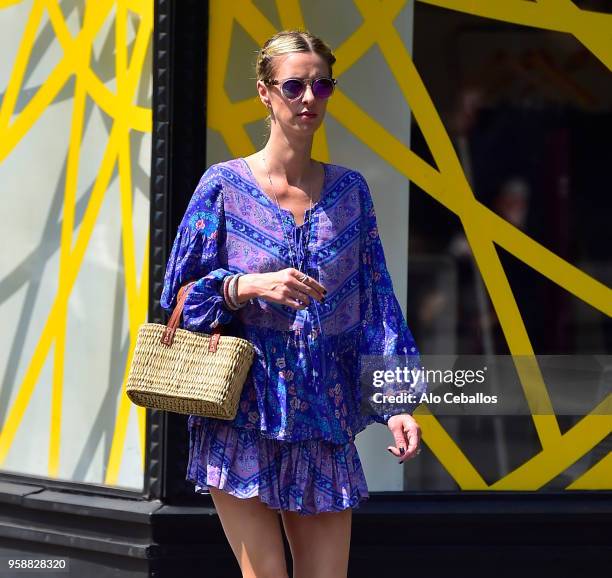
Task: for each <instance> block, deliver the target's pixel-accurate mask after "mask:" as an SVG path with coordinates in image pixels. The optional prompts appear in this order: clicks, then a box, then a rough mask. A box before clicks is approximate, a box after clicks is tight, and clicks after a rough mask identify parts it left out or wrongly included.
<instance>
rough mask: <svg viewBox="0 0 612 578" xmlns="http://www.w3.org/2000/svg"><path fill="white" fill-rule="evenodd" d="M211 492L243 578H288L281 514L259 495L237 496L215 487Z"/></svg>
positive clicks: (212, 487)
mask: <svg viewBox="0 0 612 578" xmlns="http://www.w3.org/2000/svg"><path fill="white" fill-rule="evenodd" d="M210 494H211V496H212V499H213V502H214V504H215V508H216V510H217V513H218V514H219V518H220V520H221V525H222V526H223V530H224V532H225V535H226V537H227V539H228V542H229V543H230V546H231V547H232V550H233V552H234V555H235V556H236V560H238V564H239V565H240V570H241V571H242V576H243V578H288V575H287V565H286V563H285V547H284V544H283V537H282V533H281V532H282V529H281V525H280V521H279V516H278V514H277V513H276V512H275V511H274V510H272V509H271V508H269V507H268V506H266V505H265V504H264V503H263V502H261V500H260V499H259V498H258V497H254V498H248V499H242V498H236V497H235V496H232V495H231V494H228V493H227V492H224V491H223V490H219V489H218V488H215V487H214V486H211V487H210Z"/></svg>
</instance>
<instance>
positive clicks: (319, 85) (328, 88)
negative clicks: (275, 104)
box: [282, 78, 334, 100]
mask: <svg viewBox="0 0 612 578" xmlns="http://www.w3.org/2000/svg"><path fill="white" fill-rule="evenodd" d="M305 87H306V85H305V84H304V83H303V82H302V81H301V80H297V79H290V80H286V81H285V82H283V86H282V89H283V94H284V95H285V96H286V97H287V98H288V99H290V100H293V99H294V98H298V97H299V96H302V94H304V90H305ZM333 91H334V83H333V81H332V80H330V79H328V78H318V79H317V80H315V81H314V82H313V83H312V92H313V94H314V95H315V97H316V98H329V97H330V96H331V94H332V92H333Z"/></svg>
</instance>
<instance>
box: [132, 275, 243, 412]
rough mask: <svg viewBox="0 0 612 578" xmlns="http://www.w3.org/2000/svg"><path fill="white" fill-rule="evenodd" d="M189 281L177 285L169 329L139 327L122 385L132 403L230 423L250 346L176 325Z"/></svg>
mask: <svg viewBox="0 0 612 578" xmlns="http://www.w3.org/2000/svg"><path fill="white" fill-rule="evenodd" d="M192 285H193V282H191V283H188V284H187V285H185V286H183V287H181V289H180V291H179V294H178V298H177V302H176V307H175V308H174V311H173V312H172V316H171V317H170V320H169V321H168V325H161V324H159V323H143V324H142V325H141V326H140V328H139V329H138V336H137V338H136V347H135V349H134V356H133V358H132V364H131V366H130V372H129V375H128V379H127V384H126V393H127V395H128V397H129V398H130V400H131V401H132V402H134V403H135V404H136V405H140V406H143V407H149V408H152V409H162V410H166V411H173V412H176V413H185V414H194V415H202V416H206V417H214V418H218V419H228V420H231V419H234V418H235V417H236V414H237V413H238V402H239V401H240V394H241V393H242V387H243V385H244V382H245V380H246V377H247V374H248V372H249V369H250V367H251V364H252V363H253V356H254V347H253V345H252V344H251V343H250V342H249V341H247V340H246V339H242V338H241V337H234V336H231V335H223V336H221V325H220V324H219V325H217V326H216V327H215V328H214V329H213V332H212V334H210V335H208V334H206V333H198V332H195V331H188V330H186V329H181V328H179V327H178V325H179V321H180V318H181V315H182V313H183V306H184V305H185V299H186V298H187V294H188V292H189V289H190V288H191V286H192Z"/></svg>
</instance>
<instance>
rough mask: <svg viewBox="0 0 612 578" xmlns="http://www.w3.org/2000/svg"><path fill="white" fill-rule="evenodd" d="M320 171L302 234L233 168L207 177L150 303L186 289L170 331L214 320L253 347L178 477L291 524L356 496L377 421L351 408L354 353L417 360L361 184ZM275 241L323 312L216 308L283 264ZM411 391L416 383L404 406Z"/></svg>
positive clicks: (240, 167)
mask: <svg viewBox="0 0 612 578" xmlns="http://www.w3.org/2000/svg"><path fill="white" fill-rule="evenodd" d="M323 167H324V169H325V181H324V185H323V189H322V192H321V195H320V200H319V201H318V202H317V203H315V204H314V205H313V207H312V209H309V210H308V211H307V213H306V214H307V218H306V219H305V221H304V223H303V224H302V225H297V224H296V222H295V218H294V216H293V214H292V212H291V211H290V210H288V209H284V208H279V207H278V206H277V205H276V203H275V202H274V200H273V199H271V198H270V197H268V195H267V194H266V193H265V192H264V191H263V190H262V189H261V188H260V186H259V185H258V183H257V180H256V179H255V177H254V175H253V173H252V172H251V170H250V167H249V165H248V164H247V162H246V161H245V160H244V159H243V158H237V159H232V160H228V161H224V162H220V163H216V164H214V165H212V166H210V167H209V168H208V170H207V171H206V172H205V173H204V175H203V176H202V178H201V180H200V182H199V184H198V186H197V188H196V190H195V192H194V194H193V196H192V198H191V201H190V203H189V206H188V208H187V210H186V212H185V215H184V217H183V219H182V221H181V223H180V225H179V229H178V232H177V235H176V239H175V241H174V245H173V247H172V252H171V255H170V258H169V260H168V265H167V269H166V274H165V283H164V289H163V293H162V296H161V305H162V307H163V308H164V309H165V310H167V311H168V312H171V311H172V310H173V308H174V306H175V305H176V297H177V294H178V290H179V288H180V287H181V285H183V284H184V283H186V282H187V281H190V280H196V282H195V284H194V285H193V286H192V289H191V291H190V292H189V295H188V297H187V299H186V301H185V305H184V309H183V327H185V328H186V329H189V330H192V331H199V332H204V333H208V332H210V330H211V329H212V328H213V327H215V326H216V325H218V324H224V325H225V327H224V328H223V330H222V335H223V334H229V335H236V336H240V337H244V338H245V339H248V340H249V341H250V342H251V343H252V344H253V346H254V349H255V358H254V361H253V365H252V366H251V369H250V371H249V374H248V376H247V380H246V382H245V385H244V388H243V391H242V395H241V399H240V403H239V408H238V414H237V416H236V418H235V419H234V420H231V421H230V420H219V419H213V418H206V417H202V416H194V415H191V416H189V419H188V422H187V427H188V430H189V434H190V438H189V439H190V442H189V444H190V447H189V463H188V467H187V479H188V480H189V481H191V482H192V483H194V484H195V491H196V492H200V493H208V492H209V489H208V488H209V486H211V485H212V486H215V487H218V488H220V489H223V490H225V491H227V492H229V493H231V494H232V495H235V496H238V497H241V498H247V497H253V496H259V497H260V499H261V500H262V501H263V502H264V503H266V504H267V505H268V506H269V507H271V508H274V509H282V510H292V511H297V512H299V513H300V514H304V515H307V514H316V513H319V512H324V511H338V510H342V509H345V508H348V507H358V506H359V503H360V501H362V500H364V499H367V498H368V497H369V494H368V489H367V484H366V480H365V476H364V473H363V468H362V465H361V462H360V459H359V455H358V453H357V448H356V446H355V443H354V440H355V436H356V435H357V434H358V433H359V432H360V431H362V430H363V429H364V428H365V427H366V426H367V425H369V424H370V423H373V422H379V423H386V422H387V420H388V418H389V417H390V415H389V414H385V413H375V412H364V411H362V406H361V402H362V399H361V397H362V396H361V388H360V371H361V359H362V356H364V355H379V356H390V355H393V356H402V357H403V358H405V360H406V361H405V365H407V366H415V358H416V359H418V357H415V356H418V355H419V353H418V351H417V348H416V345H415V342H414V339H413V337H412V334H411V332H410V330H409V328H408V326H407V324H406V321H405V319H404V317H403V314H402V311H401V309H400V306H399V303H398V301H397V299H396V297H395V294H394V292H393V286H392V282H391V279H390V276H389V273H388V271H387V267H386V262H385V256H384V252H383V247H382V244H381V241H380V237H379V235H378V229H377V223H376V215H375V212H374V206H373V202H372V198H371V196H370V191H369V189H368V185H367V183H366V181H365V179H364V177H363V176H362V175H361V174H360V173H359V172H357V171H355V170H351V169H348V168H346V167H343V166H340V165H334V164H329V163H323ZM308 216H309V217H310V223H308V220H309V219H308ZM281 218H282V220H283V223H284V225H285V227H284V228H285V232H283V228H282V227H281V222H280V219H281ZM307 226H310V235H306V234H305V233H304V232H305V227H307ZM287 232H289V234H291V235H293V236H294V238H295V239H296V242H297V243H298V245H299V247H300V249H301V250H302V251H304V254H305V261H304V268H303V270H304V271H305V272H306V273H307V274H308V275H310V276H311V277H314V278H315V279H317V280H318V281H319V282H320V283H321V284H322V285H323V286H324V287H325V288H326V289H327V290H328V292H327V295H326V298H325V300H324V302H323V303H319V302H318V301H316V300H315V299H311V300H310V304H309V305H308V307H307V308H306V309H303V310H296V309H293V308H291V307H289V306H286V305H282V304H278V303H273V302H269V301H266V300H264V299H261V298H255V299H252V300H251V301H250V302H249V303H248V304H247V305H246V306H245V307H243V308H241V309H239V310H238V311H233V310H231V309H228V308H227V307H226V305H225V302H224V299H223V295H222V281H223V279H224V278H225V276H227V275H230V274H232V273H237V272H243V273H266V272H272V271H279V270H281V269H284V268H286V267H292V266H293V265H292V261H291V257H290V253H289V247H288V244H287V242H286V236H285V234H287ZM425 387H426V385H425V384H424V383H422V382H421V383H420V384H417V388H416V390H415V392H416V394H417V396H416V398H417V399H418V394H419V393H421V392H422V391H424V390H425ZM416 405H418V403H415V404H414V405H413V406H412V407H410V408H408V409H406V406H405V405H404V406H403V407H402V410H401V412H407V413H412V410H413V409H414V407H416ZM395 413H400V412H395Z"/></svg>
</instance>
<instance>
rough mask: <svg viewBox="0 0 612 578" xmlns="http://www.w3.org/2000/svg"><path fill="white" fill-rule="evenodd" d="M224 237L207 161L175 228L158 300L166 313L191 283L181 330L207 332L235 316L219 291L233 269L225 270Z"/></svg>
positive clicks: (215, 180) (217, 189)
mask: <svg viewBox="0 0 612 578" xmlns="http://www.w3.org/2000/svg"><path fill="white" fill-rule="evenodd" d="M225 238H226V236H225V214H224V212H223V194H222V184H221V180H220V177H219V175H218V172H217V170H216V169H215V166H214V165H212V166H211V167H210V168H209V169H207V171H206V172H205V173H204V175H203V176H202V178H201V179H200V182H199V183H198V186H197V187H196V189H195V191H194V193H193V195H192V197H191V200H190V202H189V205H188V207H187V210H186V211H185V215H184V216H183V219H182V221H181V223H180V225H179V227H178V231H177V235H176V238H175V240H174V244H173V246H172V251H171V253H170V257H169V259H168V264H167V267H166V273H165V276H164V287H163V290H162V295H161V299H160V304H161V306H162V308H163V309H165V310H166V311H167V312H168V313H171V312H172V311H173V309H174V307H175V305H176V299H177V296H178V292H179V289H180V288H181V286H182V285H184V284H185V283H187V282H188V281H195V284H194V285H193V286H192V288H191V289H190V291H189V294H188V296H187V299H186V300H185V304H184V307H183V325H182V326H183V327H184V328H185V329H189V330H191V331H198V332H203V333H208V332H210V331H211V330H212V329H213V328H214V327H216V326H217V325H218V324H220V323H221V324H225V323H229V322H230V321H231V320H232V319H233V317H234V312H233V311H232V310H231V309H229V308H228V307H227V305H226V303H225V299H224V298H223V293H222V285H223V279H224V278H225V277H226V276H227V275H230V274H233V273H234V272H233V271H230V270H229V269H228V268H227V258H226V254H227V253H226V251H225Z"/></svg>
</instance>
